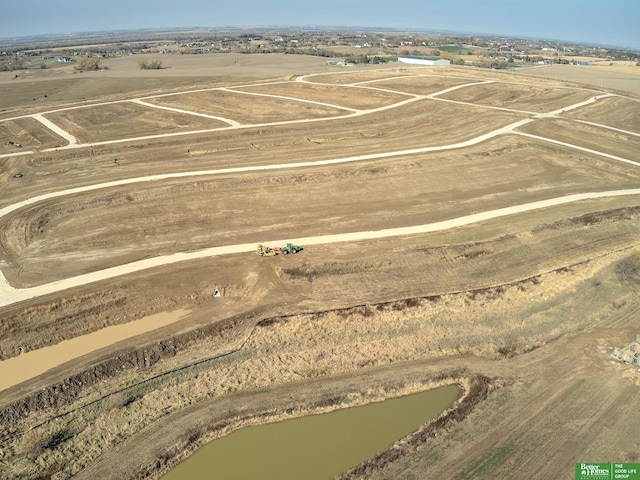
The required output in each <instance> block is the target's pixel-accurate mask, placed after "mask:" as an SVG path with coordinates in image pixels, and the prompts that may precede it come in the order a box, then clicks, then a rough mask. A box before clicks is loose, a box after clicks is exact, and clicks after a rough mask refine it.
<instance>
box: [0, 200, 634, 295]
mask: <svg viewBox="0 0 640 480" xmlns="http://www.w3.org/2000/svg"><path fill="white" fill-rule="evenodd" d="M622 195H640V188H636V189H631V190H612V191H608V192H591V193H578V194H574V195H566V196H563V197H557V198H550V199H547V200H541V201H537V202H531V203H525V204H522V205H514V206H511V207H505V208H499V209H496V210H490V211H487V212H481V213H475V214H472V215H465V216H463V217H458V218H453V219H451V220H445V221H441V222H435V223H427V224H424V225H415V226H411V227H399V228H389V229H384V230H373V231H364V232H352V233H338V234H334V235H323V236H317V237H304V238H295V239H291V238H288V239H284V240H283V239H272V240H268V241H265V243H271V244H284V243H286V242H288V241H293V242H295V243H300V244H303V245H305V246H308V245H319V244H327V243H339V242H354V241H359V240H370V239H375V238H388V237H397V236H406V235H416V234H422V233H428V232H436V231H439V230H446V229H449V228H455V227H461V226H464V225H469V224H472V223H477V222H482V221H484V220H490V219H493V218H499V217H504V216H507V215H515V214H518V213H524V212H529V211H531V210H536V209H540V208H547V207H553V206H557V205H563V204H566V203H572V202H578V201H580V200H590V199H595V198H606V197H616V196H622ZM255 248H256V244H255V243H242V244H236V245H225V246H220V247H211V248H205V249H202V250H196V251H193V252H181V253H175V254H170V255H164V256H161V257H155V258H148V259H145V260H139V261H137V262H132V263H127V264H124V265H119V266H117V267H112V268H107V269H104V270H100V271H97V272H91V273H87V274H84V275H78V276H77V277H71V278H65V279H63V280H58V281H56V282H52V283H48V284H45V285H39V286H37V287H31V288H24V289H15V288H13V287H11V286H10V285H9V283H8V282H7V281H6V279H5V278H4V275H2V272H0V306H5V305H11V304H13V303H17V302H20V301H22V300H28V299H31V298H35V297H39V296H42V295H47V294H49V293H55V292H59V291H62V290H66V289H68V288H73V287H78V286H81V285H86V284H88V283H93V282H99V281H100V280H106V279H109V278H114V277H119V276H122V275H126V274H129V273H133V272H138V271H140V270H146V269H149V268H154V267H162V266H165V265H170V264H173V263H178V262H184V261H187V260H195V259H198V258H205V257H215V256H219V255H229V254H232V253H247V252H253V251H254V250H255Z"/></svg>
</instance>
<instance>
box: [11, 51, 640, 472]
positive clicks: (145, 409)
mask: <svg viewBox="0 0 640 480" xmlns="http://www.w3.org/2000/svg"><path fill="white" fill-rule="evenodd" d="M150 58H153V57H150ZM138 60H139V58H129V57H126V58H118V59H112V60H108V61H105V63H107V64H108V67H109V68H108V70H104V71H100V72H93V73H83V74H74V73H72V71H71V70H69V69H68V68H67V67H63V68H60V69H56V70H57V71H56V72H52V71H46V70H43V71H42V72H36V71H33V72H25V73H24V74H21V78H18V79H15V78H12V77H13V76H8V75H5V74H4V72H3V73H2V74H0V84H1V87H0V88H2V89H3V95H2V97H1V98H0V138H1V139H2V146H1V147H0V189H1V190H2V195H1V196H0V209H2V208H4V207H7V206H9V205H12V204H14V203H16V202H19V201H22V200H26V199H30V198H33V197H36V196H39V195H45V194H54V193H55V192H64V191H65V190H68V189H73V188H78V187H83V186H88V185H95V184H100V183H104V182H113V181H118V180H126V179H135V178H141V177H146V176H150V175H160V174H176V173H181V174H185V176H183V177H178V178H154V179H151V180H146V181H142V180H140V181H136V182H133V183H128V184H125V185H112V186H106V187H105V188H100V189H97V190H91V191H88V192H69V194H65V195H60V196H57V197H54V198H43V199H41V200H39V201H37V202H33V203H31V204H29V205H25V206H23V207H22V208H19V209H17V210H15V211H13V212H10V213H7V214H6V215H4V216H2V217H0V270H1V271H2V274H3V275H4V276H5V277H6V279H7V281H8V283H9V284H10V285H12V286H13V287H15V288H27V287H33V286H40V285H45V284H49V283H51V282H55V281H58V280H61V279H67V278H71V277H76V276H78V275H82V274H85V273H90V272H96V271H100V270H104V269H107V268H110V267H115V266H118V265H123V264H126V263H129V262H133V261H137V260H141V259H145V258H156V257H160V258H162V257H164V256H167V258H169V257H171V256H172V255H174V254H176V253H179V252H190V251H196V250H200V249H204V248H207V247H212V246H220V245H233V244H244V243H256V244H257V243H259V242H262V241H265V240H266V239H272V238H291V239H295V238H302V237H309V236H323V235H331V234H339V233H350V232H363V231H372V230H381V229H387V228H395V227H411V226H414V225H421V224H427V223H433V222H439V221H444V220H449V219H454V218H457V217H461V216H465V215H471V214H474V213H478V212H485V211H491V210H495V209H499V208H504V207H509V206H513V205H521V204H526V203H529V202H535V201H541V200H547V199H552V198H558V197H564V196H566V195H571V194H577V193H586V192H604V191H612V190H623V189H636V188H638V185H639V181H640V166H639V165H638V162H640V156H639V155H638V151H640V149H639V148H638V147H639V146H640V145H639V144H640V114H639V111H640V104H639V103H638V99H639V98H640V92H638V91H634V90H633V88H629V89H626V90H625V86H626V85H631V84H633V83H629V82H628V81H627V80H628V79H627V76H628V75H633V72H631V73H629V72H627V71H625V72H621V73H620V74H619V75H620V76H619V77H617V76H616V75H618V74H616V72H614V71H607V72H606V75H603V73H602V72H603V71H601V70H591V69H586V68H583V69H581V70H580V72H581V76H580V78H577V77H575V76H574V75H573V72H574V70H569V69H555V67H550V69H549V70H545V69H531V70H529V71H524V70H522V71H518V72H515V73H514V72H496V71H490V70H487V71H484V70H480V69H471V68H446V69H428V68H414V67H411V66H408V65H403V66H399V65H394V64H391V65H386V66H375V67H374V66H366V67H365V66H359V67H355V68H350V69H347V68H345V69H341V68H340V67H332V66H328V65H325V63H324V60H322V59H318V58H307V57H302V56H294V55H241V56H239V58H238V59H237V61H236V57H235V56H231V55H222V54H218V55H202V56H187V55H185V56H168V57H166V58H165V59H164V65H165V66H166V67H167V68H165V69H162V70H157V71H150V70H147V71H142V70H139V69H138V67H137V61H138ZM551 68H554V70H551ZM639 70H640V69H639ZM591 72H593V77H590V76H589V75H591V74H592V73H591ZM528 73H531V74H532V75H537V77H534V76H528ZM563 73H566V77H563ZM635 78H636V82H637V78H638V76H636V77H635ZM480 81H490V82H491V83H484V84H481V85H469V84H473V83H477V82H480ZM607 82H610V83H607ZM452 87H459V88H457V89H455V90H451V91H448V92H447V93H443V94H442V95H438V92H442V91H443V90H446V89H450V88H452ZM5 92H6V95H5ZM47 92H48V93H47ZM45 94H46V97H45V96H44V95H45ZM607 94H615V96H608V97H607V96H605V97H604V98H599V99H598V100H597V101H595V102H593V103H589V104H587V105H584V106H582V107H580V108H576V109H574V110H567V111H566V112H563V113H559V114H557V115H553V116H548V115H546V114H548V113H549V112H553V111H555V110H558V109H563V108H564V107H569V106H570V105H572V104H576V103H579V102H582V101H585V100H589V99H592V98H593V97H596V96H598V97H602V96H604V95H607ZM429 95H433V96H432V97H427V96H429ZM285 97H286V98H285ZM136 99H141V100H143V101H144V102H145V104H140V103H136V102H135V101H134V100H136ZM114 102H117V103H114ZM457 102H460V103H457ZM154 106H158V107H168V108H172V109H178V110H180V111H176V110H168V109H166V108H155V107H154ZM76 107H81V108H76ZM496 107H497V108H496ZM354 110H358V112H355V111H354ZM368 110H371V111H368ZM189 112H192V113H194V114H190V113H189ZM32 114H43V117H44V118H46V119H47V120H49V121H51V122H53V124H55V125H56V126H57V127H58V128H60V129H62V130H63V131H64V132H66V133H68V134H71V135H73V136H74V137H76V138H77V139H78V141H79V142H80V144H79V145H74V146H70V147H66V145H67V140H66V139H65V138H64V135H61V134H60V132H54V131H53V130H51V129H50V128H49V127H47V125H46V124H45V123H43V122H41V121H38V119H37V118H34V117H31V116H30V115H32ZM196 114H197V115H196ZM203 115H209V116H210V117H207V116H203ZM211 117H221V118H220V119H216V118H211ZM224 119H226V120H228V121H225V120H224ZM524 120H529V123H526V124H523V125H521V126H518V127H517V128H515V129H513V130H511V131H509V132H506V133H502V134H499V135H497V136H494V137H492V138H488V139H486V140H484V141H481V142H479V143H475V144H468V145H462V144H461V142H467V141H470V140H473V139H474V138H476V137H478V136H480V135H484V134H488V133H490V132H492V131H494V130H497V129H499V128H503V127H506V126H508V125H511V124H513V123H515V122H518V121H524ZM230 122H239V124H240V125H236V124H233V125H232V123H230ZM585 122H590V123H585ZM167 134H169V135H167ZM529 135H531V136H529ZM557 142H564V144H560V143H557ZM16 143H19V144H21V147H17V146H16ZM451 144H460V145H457V147H456V148H453V149H443V148H438V149H435V150H431V151H409V150H412V149H421V148H422V149H424V148H427V147H443V146H446V145H451ZM393 152H395V153H393ZM374 154H378V155H379V156H377V157H376V156H373V155H374ZM383 154H384V155H386V156H380V155H383ZM361 155H369V157H366V158H362V159H357V160H356V161H350V162H346V163H334V164H330V165H312V164H307V165H305V166H297V167H295V168H284V166H290V165H291V164H294V163H298V162H314V161H322V160H332V159H344V158H347V157H355V156H361ZM612 156H613V157H615V158H612ZM621 159H622V160H627V162H625V161H621ZM277 165H280V166H281V167H279V168H272V169H270V170H254V171H237V170H236V171H228V170H227V171H225V170H224V169H230V168H236V169H239V168H241V167H274V166H277ZM217 170H221V171H217ZM195 172H197V174H196V173H195ZM639 221H640V203H639V196H638V195H626V196H617V197H608V198H601V199H592V200H583V201H579V202H573V203H566V204H563V205H560V206H555V207H549V208H541V209H536V210H531V211H529V212H527V213H519V214H514V215H509V216H505V217H499V218H494V219H491V220H485V221H482V222H478V223H474V224H471V225H467V226H463V227H456V228H451V229H445V230H441V231H436V232H431V233H425V234H414V235H403V236H397V237H391V238H379V239H374V240H359V241H353V242H344V243H324V244H320V245H316V246H307V248H305V249H304V251H302V252H300V253H299V254H296V255H288V256H282V255H280V256H277V257H272V258H262V257H260V256H258V255H256V254H255V253H236V254H229V255H223V256H218V257H208V258H204V259H200V260H190V261H183V262H179V263H175V264H172V265H165V266H159V267H155V268H152V269H148V270H142V271H138V272H135V273H130V274H127V275H122V276H118V277H115V278H111V279H108V280H100V281H97V282H93V283H87V284H85V285H81V286H79V287H75V288H71V289H66V290H62V291H58V292H57V293H50V294H47V295H43V296H39V297H36V298H32V299H30V300H24V301H20V302H16V303H11V304H8V305H5V306H0V360H6V359H9V358H17V357H20V356H21V355H24V356H25V358H28V357H27V355H28V354H29V352H31V351H35V350H38V349H41V348H43V347H46V346H50V345H55V344H59V343H60V342H62V341H64V340H67V339H71V338H82V336H83V335H86V334H88V333H91V332H100V331H101V330H102V329H103V328H105V327H107V326H110V325H120V324H123V325H126V324H132V322H135V321H136V320H138V319H141V318H143V317H146V316H149V315H151V314H155V313H161V312H171V311H177V310H181V309H184V310H188V311H189V314H188V315H187V316H185V317H184V318H182V319H181V320H179V321H177V322H174V323H171V324H169V325H167V326H164V327H162V328H157V329H155V330H152V331H150V332H147V333H144V334H142V335H136V336H133V335H132V336H131V337H130V338H128V339H125V340H121V341H119V342H118V343H115V344H113V345H111V346H109V347H106V348H100V349H98V350H95V351H93V352H91V353H89V354H87V355H83V356H78V357H77V358H75V359H74V360H71V361H69V362H66V363H64V364H61V365H57V364H52V365H51V369H50V370H48V371H47V372H46V373H44V374H42V375H39V376H37V377H35V378H32V379H29V380H27V381H24V382H22V383H19V384H16V385H13V386H11V387H9V388H7V389H5V390H3V391H0V478H6V479H36V478H56V479H61V478H70V477H76V476H77V477H78V478H100V479H102V478H113V479H122V478H143V477H152V478H158V477H159V476H160V475H161V474H162V473H163V472H165V471H167V470H168V469H170V468H171V467H172V466H173V465H175V464H176V463H177V462H178V461H180V460H181V459H183V458H185V457H186V456H188V455H189V454H190V453H192V452H193V451H194V450H195V449H196V448H197V447H198V446H200V445H202V444H204V443H205V442H206V441H208V440H210V439H213V438H216V437H219V436H221V435H225V434H227V433H229V432H230V431H232V430H234V429H237V428H241V427H243V426H245V425H252V424H259V423H265V422H271V421H278V420H282V419H284V418H290V417H291V416H300V415H305V414H309V413H319V412H321V411H329V410H333V409H336V408H346V407H348V406H352V405H359V404H363V403H368V402H370V401H375V400H381V399H384V398H391V397H394V396H398V395H403V394H406V393H410V392H415V391H421V390H425V389H428V388H432V387H433V386H435V385H440V384H446V383H457V384H459V385H460V386H461V387H462V388H463V390H464V392H465V393H464V395H463V397H461V398H460V399H459V401H458V402H457V403H456V405H454V406H453V407H452V409H450V410H449V411H447V412H445V413H444V414H443V415H442V416H441V417H440V418H438V419H437V420H435V421H434V422H432V423H431V424H429V425H425V426H423V427H421V428H420V429H419V430H418V431H417V432H415V433H414V434H412V435H411V436H410V437H408V438H406V439H404V440H403V441H401V442H399V443H398V444H396V445H395V446H394V447H392V448H390V449H389V450H387V451H384V452H381V453H380V454H379V455H378V456H376V457H374V458H372V459H370V460H369V461H367V462H365V463H363V464H362V465H359V466H354V469H353V470H351V471H350V472H345V474H344V475H343V478H370V479H399V478H403V479H404V478H406V479H411V478H414V479H421V478H442V479H448V478H452V479H453V478H455V479H469V478H478V479H511V478H520V477H526V478H532V479H545V480H546V479H550V478H553V479H570V478H573V472H574V464H575V463H579V462H585V461H589V462H638V461H640V456H639V455H638V452H639V451H640V441H639V440H638V436H637V430H638V428H639V427H640V413H639V412H638V409H637V408H636V405H635V404H634V402H633V398H634V397H637V395H638V389H639V388H640V370H639V369H638V368H639V367H638V365H623V364H621V363H619V362H618V361H614V360H613V359H612V357H611V356H610V355H609V353H610V352H611V351H612V348H613V347H614V346H623V345H625V344H627V343H629V342H631V341H632V340H633V339H634V338H635V335H636V334H638V333H640V315H639V314H638V313H639V312H640V285H639V284H638V282H637V281H636V280H637V279H638V278H640V273H639V272H640V266H639V265H635V267H634V268H636V270H634V271H631V270H629V268H631V267H630V265H631V266H633V261H634V259H637V256H635V255H634V253H633V252H634V250H635V249H637V248H639V247H640V222H639ZM303 246H304V245H303ZM623 267H624V268H623ZM625 268H626V270H625ZM0 280H1V279H0ZM215 289H219V290H220V291H221V292H222V296H221V297H217V298H214V297H213V295H212V294H213V292H214V290H215ZM2 368H3V362H2V361H0V374H3V373H2ZM5 374H7V373H6V372H5ZM436 434H437V435H436Z"/></svg>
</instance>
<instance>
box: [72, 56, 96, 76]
mask: <svg viewBox="0 0 640 480" xmlns="http://www.w3.org/2000/svg"><path fill="white" fill-rule="evenodd" d="M74 68H75V69H76V70H79V71H81V72H84V71H92V70H100V59H99V58H96V57H91V58H80V59H79V60H78V62H77V63H76V66H75V67H74Z"/></svg>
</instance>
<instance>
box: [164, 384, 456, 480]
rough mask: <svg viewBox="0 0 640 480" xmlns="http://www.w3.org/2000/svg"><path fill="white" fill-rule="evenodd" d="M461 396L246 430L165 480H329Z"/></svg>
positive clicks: (422, 398) (420, 396)
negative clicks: (302, 479)
mask: <svg viewBox="0 0 640 480" xmlns="http://www.w3.org/2000/svg"><path fill="white" fill-rule="evenodd" d="M459 395H460V389H459V387H458V386H456V385H449V386H446V387H440V388H436V389H433V390H429V391H426V392H421V393H416V394H412V395H407V396H404V397H398V398H393V399H389V400H385V401H383V402H375V403H370V404H368V405H364V406H360V407H352V408H346V409H342V410H337V411H334V412H331V413H325V414H321V415H307V416H305V417H300V418H294V419H291V420H286V421H283V422H278V423H271V424H267V425H261V426H256V427H247V428H243V429H241V430H237V431H235V432H233V433H231V434H230V435H228V436H226V437H223V438H220V439H217V440H213V441H212V442H210V443H208V444H206V445H205V446H203V447H202V448H200V449H199V450H198V451H197V452H195V453H194V454H193V455H192V456H191V457H189V458H188V459H186V460H185V461H183V462H182V463H180V464H178V465H177V466H176V467H175V468H174V469H173V470H171V471H170V472H168V473H167V474H166V475H165V476H163V477H162V480H177V479H184V478H188V479H190V480H197V479H212V478H220V479H225V480H233V479H237V480H245V479H258V478H259V479H261V480H275V479H277V480H287V479H295V480H299V479H301V478H304V479H305V480H315V479H317V480H326V479H331V478H333V477H334V476H336V475H339V474H340V473H342V472H344V471H346V470H348V469H349V468H351V467H353V466H355V465H357V464H359V463H361V462H363V461H364V460H366V459H367V458H371V457H372V456H374V455H375V454H376V453H377V452H379V451H381V450H383V449H384V448H385V447H387V446H388V445H390V444H392V443H393V442H394V441H396V440H398V439H400V438H402V437H404V436H406V435H408V434H409V433H411V432H413V431H414V430H416V429H417V428H418V427H419V426H420V425H422V424H424V423H426V422H428V421H430V420H431V419H433V418H435V417H437V416H438V415H439V414H440V413H441V412H442V411H444V410H445V409H447V408H448V407H450V406H451V405H453V403H454V401H455V400H456V398H458V396H459Z"/></svg>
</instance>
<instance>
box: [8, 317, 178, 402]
mask: <svg viewBox="0 0 640 480" xmlns="http://www.w3.org/2000/svg"><path fill="white" fill-rule="evenodd" d="M187 313H189V311H188V310H176V311H174V312H164V313H158V314H156V315H149V316H148V317H144V318H142V319H140V320H135V321H133V322H129V323H125V324H122V325H114V326H111V327H106V328H103V329H102V330H98V331H97V332H93V333H89V334H87V335H82V336H79V337H76V338H72V339H71V340H64V341H62V342H60V343H57V344H55V345H51V346H50V347H43V348H40V349H38V350H33V351H31V352H26V353H23V354H21V355H18V356H17V357H12V358H8V359H7V360H3V361H0V391H2V390H5V389H7V388H9V387H12V386H14V385H17V384H19V383H21V382H24V381H26V380H29V379H30V378H33V377H36V376H38V375H40V374H42V373H44V372H46V371H47V370H50V369H52V368H54V367H57V366H59V365H62V364H63V363H65V362H68V361H70V360H73V359H75V358H78V357H81V356H82V355H86V354H88V353H91V352H93V351H96V350H99V349H101V348H104V347H108V346H110V345H113V344H114V343H117V342H120V341H122V340H126V339H127V338H131V337H134V336H136V335H141V334H143V333H147V332H150V331H152V330H156V329H158V328H161V327H164V326H166V325H169V324H171V323H173V322H176V321H178V320H180V319H181V318H183V317H184V316H185V315H186V314H187Z"/></svg>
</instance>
